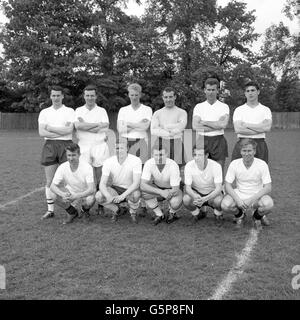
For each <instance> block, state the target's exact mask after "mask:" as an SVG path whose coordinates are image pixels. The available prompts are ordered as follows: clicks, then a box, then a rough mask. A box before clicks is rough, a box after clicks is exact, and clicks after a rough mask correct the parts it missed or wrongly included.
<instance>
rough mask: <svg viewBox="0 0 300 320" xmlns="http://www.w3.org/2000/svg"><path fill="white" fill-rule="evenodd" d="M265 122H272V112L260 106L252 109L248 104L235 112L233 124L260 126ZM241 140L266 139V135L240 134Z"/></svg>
mask: <svg viewBox="0 0 300 320" xmlns="http://www.w3.org/2000/svg"><path fill="white" fill-rule="evenodd" d="M264 120H272V112H271V110H270V109H269V108H268V107H266V106H264V105H262V104H260V103H259V104H258V105H257V106H256V107H250V106H248V105H247V104H243V105H242V106H239V107H237V108H236V109H235V110H234V112H233V122H235V121H243V122H248V123H252V124H258V123H260V122H262V121H264ZM237 136H238V137H239V138H254V139H255V138H256V139H257V138H265V137H266V134H265V133H264V132H262V133H257V134H253V135H244V134H241V133H238V135H237Z"/></svg>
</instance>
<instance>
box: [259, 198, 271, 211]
mask: <svg viewBox="0 0 300 320" xmlns="http://www.w3.org/2000/svg"><path fill="white" fill-rule="evenodd" d="M259 206H260V207H261V208H262V209H263V210H271V209H272V208H273V207H274V201H273V199H272V198H271V197H270V196H264V197H262V198H261V199H260V201H259Z"/></svg>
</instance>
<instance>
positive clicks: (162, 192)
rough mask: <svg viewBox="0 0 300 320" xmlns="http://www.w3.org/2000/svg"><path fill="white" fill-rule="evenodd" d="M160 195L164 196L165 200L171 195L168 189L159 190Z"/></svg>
mask: <svg viewBox="0 0 300 320" xmlns="http://www.w3.org/2000/svg"><path fill="white" fill-rule="evenodd" d="M160 195H161V196H162V197H163V198H165V199H166V200H169V199H171V196H170V191H169V190H167V189H166V190H160Z"/></svg>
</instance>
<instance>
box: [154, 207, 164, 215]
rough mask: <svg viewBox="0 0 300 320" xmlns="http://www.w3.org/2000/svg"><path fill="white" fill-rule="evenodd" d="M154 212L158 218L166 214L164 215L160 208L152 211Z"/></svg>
mask: <svg viewBox="0 0 300 320" xmlns="http://www.w3.org/2000/svg"><path fill="white" fill-rule="evenodd" d="M152 210H153V212H154V213H155V215H156V216H157V217H162V216H163V215H164V214H163V213H162V211H161V208H160V207H158V206H157V207H156V208H154V209H152Z"/></svg>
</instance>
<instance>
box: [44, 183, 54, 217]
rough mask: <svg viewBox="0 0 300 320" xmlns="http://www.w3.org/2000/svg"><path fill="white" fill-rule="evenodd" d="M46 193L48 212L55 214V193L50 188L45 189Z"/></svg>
mask: <svg viewBox="0 0 300 320" xmlns="http://www.w3.org/2000/svg"><path fill="white" fill-rule="evenodd" d="M45 193H46V200H47V207H48V211H51V212H54V201H53V198H52V196H53V193H52V191H51V190H50V188H48V187H46V188H45Z"/></svg>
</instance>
